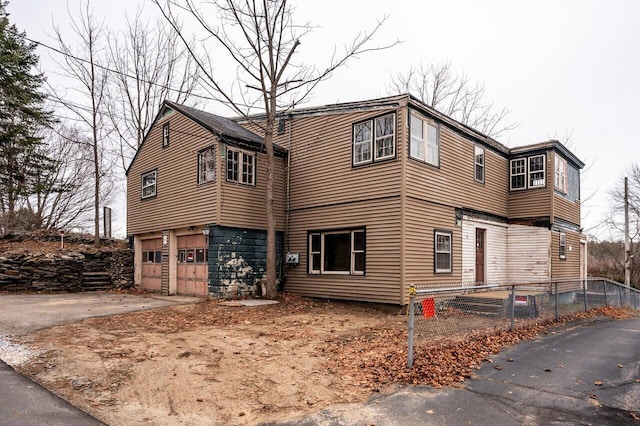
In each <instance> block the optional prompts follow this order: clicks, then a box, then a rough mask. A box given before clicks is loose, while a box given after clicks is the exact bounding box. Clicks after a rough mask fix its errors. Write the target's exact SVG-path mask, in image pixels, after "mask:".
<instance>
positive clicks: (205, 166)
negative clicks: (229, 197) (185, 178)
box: [198, 148, 216, 183]
mask: <svg viewBox="0 0 640 426" xmlns="http://www.w3.org/2000/svg"><path fill="white" fill-rule="evenodd" d="M215 178H216V150H215V149H214V148H207V149H205V150H202V151H200V152H199V153H198V183H205V182H213V181H214V180H215Z"/></svg>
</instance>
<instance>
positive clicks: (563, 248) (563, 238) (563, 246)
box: [558, 232, 567, 260]
mask: <svg viewBox="0 0 640 426" xmlns="http://www.w3.org/2000/svg"><path fill="white" fill-rule="evenodd" d="M558 253H560V259H562V260H566V258H567V234H565V233H564V232H561V233H560V247H559V248H558Z"/></svg>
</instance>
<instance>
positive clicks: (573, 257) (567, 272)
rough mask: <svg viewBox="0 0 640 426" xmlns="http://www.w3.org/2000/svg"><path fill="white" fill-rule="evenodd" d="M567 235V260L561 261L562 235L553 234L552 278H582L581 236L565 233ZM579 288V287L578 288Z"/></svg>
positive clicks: (575, 233) (569, 232)
mask: <svg viewBox="0 0 640 426" xmlns="http://www.w3.org/2000/svg"><path fill="white" fill-rule="evenodd" d="M565 234H566V235H567V246H566V255H567V256H566V257H567V258H566V259H564V260H563V259H560V233H559V232H555V231H553V232H551V278H554V279H556V278H579V277H580V234H579V233H577V232H572V231H565ZM576 288H578V287H576Z"/></svg>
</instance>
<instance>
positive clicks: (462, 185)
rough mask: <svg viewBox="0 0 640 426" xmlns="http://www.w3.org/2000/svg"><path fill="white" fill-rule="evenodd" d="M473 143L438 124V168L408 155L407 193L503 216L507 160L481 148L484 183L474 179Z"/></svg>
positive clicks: (504, 215)
mask: <svg viewBox="0 0 640 426" xmlns="http://www.w3.org/2000/svg"><path fill="white" fill-rule="evenodd" d="M407 140H408V136H407ZM475 145H476V144H474V143H473V142H472V141H470V140H469V139H466V138H464V137H462V136H460V135H459V134H458V133H456V132H454V131H452V130H450V129H449V128H447V127H445V126H443V125H441V126H440V167H439V168H438V167H434V166H431V165H429V164H426V163H423V162H421V161H420V160H415V159H413V158H408V159H407V196H409V197H417V198H423V199H428V200H429V201H433V202H436V203H440V204H445V205H448V206H456V207H464V208H468V209H474V210H478V211H482V212H486V213H491V214H494V215H498V216H502V217H506V216H507V198H506V194H507V193H508V186H507V184H508V180H507V178H506V177H505V170H507V164H508V160H507V159H506V158H505V157H503V156H501V155H499V154H497V153H495V152H494V151H492V150H491V149H490V148H488V147H485V182H484V183H480V182H477V181H476V180H475V174H474V173H475V151H474V149H475ZM407 147H408V143H407ZM407 149H408V148H407Z"/></svg>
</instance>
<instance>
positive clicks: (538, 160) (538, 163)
mask: <svg viewBox="0 0 640 426" xmlns="http://www.w3.org/2000/svg"><path fill="white" fill-rule="evenodd" d="M544 185H545V167H544V155H536V156H533V157H529V188H538V187H541V186H544Z"/></svg>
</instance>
